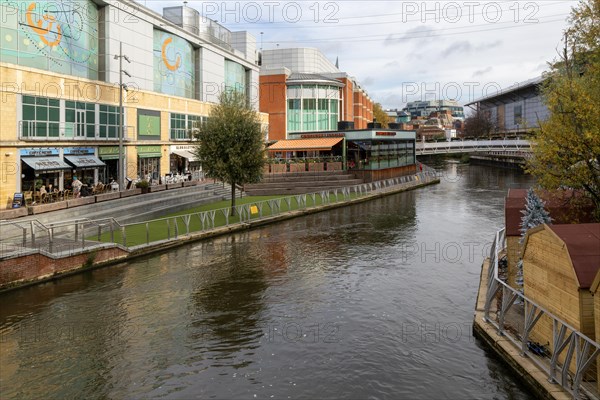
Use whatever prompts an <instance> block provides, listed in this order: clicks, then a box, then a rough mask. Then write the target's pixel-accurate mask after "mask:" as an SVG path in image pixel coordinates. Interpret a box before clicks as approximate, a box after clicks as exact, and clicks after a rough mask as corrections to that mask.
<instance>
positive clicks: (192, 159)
mask: <svg viewBox="0 0 600 400" xmlns="http://www.w3.org/2000/svg"><path fill="white" fill-rule="evenodd" d="M196 148H197V146H195V145H193V144H192V145H190V144H187V145H172V146H171V147H170V149H169V150H170V153H171V155H170V159H169V165H170V168H171V173H172V174H179V175H184V174H190V173H195V172H198V171H201V170H202V165H201V164H200V161H199V160H198V158H197V157H196V155H195V152H196Z"/></svg>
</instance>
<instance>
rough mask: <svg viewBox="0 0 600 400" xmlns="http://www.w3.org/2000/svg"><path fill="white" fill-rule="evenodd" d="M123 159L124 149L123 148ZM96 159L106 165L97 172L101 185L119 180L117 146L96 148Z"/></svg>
mask: <svg viewBox="0 0 600 400" xmlns="http://www.w3.org/2000/svg"><path fill="white" fill-rule="evenodd" d="M123 150H124V151H123V153H124V154H123V157H124V158H125V147H123ZM98 158H99V159H100V160H102V162H103V163H104V164H105V165H106V167H105V168H103V169H101V170H99V176H98V180H100V181H102V183H105V184H106V183H110V182H112V181H116V180H117V179H118V178H119V146H104V147H98Z"/></svg>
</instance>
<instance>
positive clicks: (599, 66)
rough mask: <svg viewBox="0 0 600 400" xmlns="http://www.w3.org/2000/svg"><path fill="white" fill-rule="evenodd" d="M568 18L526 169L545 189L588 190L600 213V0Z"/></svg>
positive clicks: (585, 0) (590, 0)
mask: <svg viewBox="0 0 600 400" xmlns="http://www.w3.org/2000/svg"><path fill="white" fill-rule="evenodd" d="M569 22H570V26H569V28H568V29H567V30H566V31H565V33H564V47H563V48H562V50H561V53H560V56H559V59H558V60H556V61H555V62H554V63H552V64H550V71H549V72H548V73H547V75H546V79H545V84H544V86H543V89H542V93H543V96H544V98H545V101H546V105H547V107H548V109H549V111H550V116H549V118H548V119H547V120H545V121H542V122H540V128H539V130H538V131H537V132H536V137H535V139H534V142H533V146H532V148H533V155H534V157H533V158H532V160H531V161H530V162H529V163H528V167H527V170H528V172H530V173H531V174H533V175H534V176H535V177H536V178H537V179H538V182H539V183H540V185H541V186H542V187H544V188H547V189H560V188H573V189H580V190H584V191H585V192H586V193H587V194H588V195H589V196H590V197H591V199H592V201H593V202H594V204H595V205H596V210H597V215H599V216H600V110H599V106H600V0H581V1H580V2H579V3H578V5H577V7H575V8H573V9H572V12H571V15H570V18H569Z"/></svg>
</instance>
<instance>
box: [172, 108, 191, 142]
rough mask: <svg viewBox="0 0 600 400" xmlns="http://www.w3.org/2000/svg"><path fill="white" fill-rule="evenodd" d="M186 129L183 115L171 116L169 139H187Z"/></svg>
mask: <svg viewBox="0 0 600 400" xmlns="http://www.w3.org/2000/svg"><path fill="white" fill-rule="evenodd" d="M186 131H187V129H186V123H185V115H184V114H171V139H173V140H182V139H187V137H188V136H187V132H186Z"/></svg>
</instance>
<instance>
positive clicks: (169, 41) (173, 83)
mask: <svg viewBox="0 0 600 400" xmlns="http://www.w3.org/2000/svg"><path fill="white" fill-rule="evenodd" d="M195 72H196V66H195V62H194V48H193V47H192V45H191V44H190V43H188V42H187V40H185V39H182V38H180V37H178V36H175V35H172V34H170V33H167V32H163V31H159V30H154V90H155V91H157V92H159V93H164V94H170V95H174V96H181V97H187V98H190V99H191V98H194V88H195V79H196V73H195Z"/></svg>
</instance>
